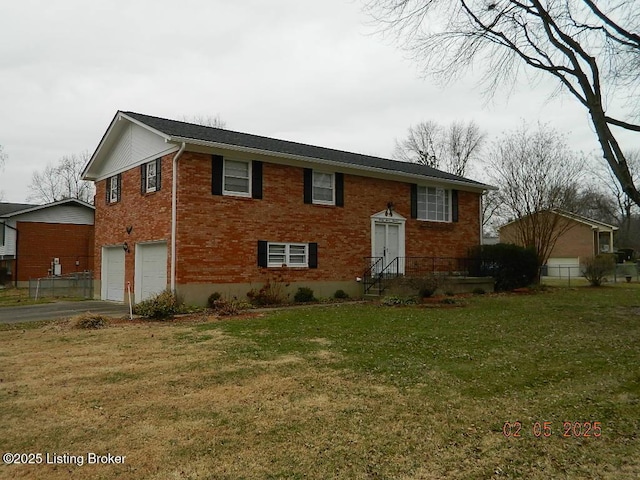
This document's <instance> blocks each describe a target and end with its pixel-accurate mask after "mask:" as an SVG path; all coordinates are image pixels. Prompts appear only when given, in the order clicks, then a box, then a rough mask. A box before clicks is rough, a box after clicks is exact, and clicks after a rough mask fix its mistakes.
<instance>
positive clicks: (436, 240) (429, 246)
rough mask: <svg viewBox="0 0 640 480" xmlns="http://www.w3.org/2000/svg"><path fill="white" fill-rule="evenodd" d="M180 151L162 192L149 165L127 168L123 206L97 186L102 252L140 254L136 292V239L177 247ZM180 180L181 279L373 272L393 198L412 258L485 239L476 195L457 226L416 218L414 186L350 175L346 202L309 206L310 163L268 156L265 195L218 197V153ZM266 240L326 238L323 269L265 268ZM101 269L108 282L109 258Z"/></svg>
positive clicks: (129, 269) (190, 163)
mask: <svg viewBox="0 0 640 480" xmlns="http://www.w3.org/2000/svg"><path fill="white" fill-rule="evenodd" d="M172 157H173V154H171V155H168V156H165V157H164V158H163V163H162V189H161V191H160V192H156V193H152V194H147V195H141V194H140V169H139V168H134V169H131V170H129V171H127V172H124V173H123V174H122V197H121V201H120V202H118V203H116V204H112V205H107V204H106V203H105V184H106V182H105V181H104V180H103V181H100V182H97V184H96V242H95V255H96V258H100V254H101V247H102V246H104V245H117V244H122V243H123V242H125V241H126V242H127V243H128V244H129V246H130V249H131V252H130V253H129V254H127V255H126V260H125V261H126V279H125V281H129V282H131V287H132V289H133V288H134V278H133V277H134V264H135V260H134V253H135V252H134V245H135V243H136V242H143V241H154V240H166V241H167V245H168V246H170V235H171V168H172ZM178 184H179V192H178V227H177V228H178V230H177V283H178V284H187V283H249V282H259V281H263V280H265V279H266V277H267V274H272V273H275V272H276V271H278V270H279V271H280V272H281V273H282V274H283V275H284V277H285V280H287V281H292V282H293V281H314V280H328V281H338V280H353V279H354V278H355V276H356V275H361V274H362V272H363V265H364V261H363V257H368V256H370V255H371V215H373V214H375V213H377V212H380V211H382V210H384V209H385V208H386V205H387V202H393V204H394V205H395V211H396V212H397V213H399V214H400V215H403V216H404V217H406V218H407V222H406V255H407V256H446V257H464V256H466V254H467V250H468V248H469V247H471V246H473V245H476V244H477V243H478V242H479V232H480V225H479V198H480V197H479V194H476V193H470V192H463V191H460V192H459V222H458V223H451V224H442V223H436V222H423V221H418V220H412V219H410V218H409V217H410V184H409V183H402V182H393V181H389V180H382V179H374V178H365V177H360V176H354V175H347V174H345V176H344V204H345V206H344V207H335V206H319V205H308V204H304V202H303V169H302V168H298V167H291V166H283V165H278V164H273V163H268V162H266V161H265V163H264V165H263V198H262V199H260V200H258V199H251V198H241V197H230V196H220V195H212V194H211V156H210V155H206V154H198V153H193V152H185V153H184V154H183V155H182V157H181V158H180V161H179V172H178ZM127 226H131V227H132V231H131V233H130V234H128V233H127V231H126V227H127ZM258 240H267V241H274V242H303V243H308V242H317V243H318V268H317V269H295V268H290V269H271V268H270V269H263V268H259V267H258V266H257V242H258ZM168 250H169V251H168V257H169V258H168V260H169V262H170V254H171V252H170V247H169V248H168ZM169 262H168V263H169ZM95 272H96V278H97V279H99V278H100V266H99V262H96V268H95ZM169 278H170V272H169V265H167V279H169Z"/></svg>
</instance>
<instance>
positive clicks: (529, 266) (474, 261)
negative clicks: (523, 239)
mask: <svg viewBox="0 0 640 480" xmlns="http://www.w3.org/2000/svg"><path fill="white" fill-rule="evenodd" d="M469 257H471V265H470V268H469V273H470V275H472V276H475V277H493V278H494V280H495V281H496V285H495V290H496V291H497V292H504V291H510V290H515V289H516V288H523V287H527V286H529V285H531V284H532V283H534V282H535V280H536V278H537V277H538V256H537V254H536V252H535V250H533V249H532V248H524V247H520V246H518V245H512V244H506V243H498V244H497V245H479V246H478V247H476V248H474V249H472V250H471V251H470V252H469Z"/></svg>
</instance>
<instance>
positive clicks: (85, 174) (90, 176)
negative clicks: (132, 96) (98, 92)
mask: <svg viewBox="0 0 640 480" xmlns="http://www.w3.org/2000/svg"><path fill="white" fill-rule="evenodd" d="M123 119H125V120H128V121H129V122H131V123H135V124H136V125H138V126H140V127H142V128H144V129H146V130H149V131H150V132H153V133H155V134H156V135H159V136H160V137H162V138H164V140H165V142H166V141H168V140H169V138H170V137H169V136H168V135H167V134H166V133H164V132H161V131H160V130H157V129H155V128H153V127H150V126H149V125H147V124H146V123H144V122H141V121H140V120H137V119H135V118H133V117H130V116H129V115H127V114H126V113H124V112H122V111H121V110H118V111H117V112H116V114H115V116H114V117H113V120H111V123H110V124H109V128H107V131H106V132H105V133H104V135H103V136H102V139H101V140H100V143H99V144H98V146H97V148H96V150H95V152H93V155H91V158H90V159H89V161H88V162H87V165H86V166H85V167H84V169H83V170H82V176H81V178H82V179H83V180H89V181H95V180H96V179H97V178H98V175H96V174H95V173H90V170H91V167H93V166H94V164H96V163H99V162H100V161H101V160H102V153H103V150H104V148H105V145H106V143H107V142H108V140H109V139H110V137H111V134H112V133H113V131H114V130H115V129H116V128H117V127H118V123H119V122H120V121H121V120H123Z"/></svg>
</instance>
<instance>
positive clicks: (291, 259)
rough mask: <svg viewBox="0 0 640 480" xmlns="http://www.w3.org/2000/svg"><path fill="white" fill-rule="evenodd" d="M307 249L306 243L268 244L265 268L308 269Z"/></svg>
mask: <svg viewBox="0 0 640 480" xmlns="http://www.w3.org/2000/svg"><path fill="white" fill-rule="evenodd" d="M308 247H309V246H308V244H306V243H269V244H268V246H267V262H268V263H267V266H269V267H283V266H286V267H308V266H309V260H308V259H309V256H308Z"/></svg>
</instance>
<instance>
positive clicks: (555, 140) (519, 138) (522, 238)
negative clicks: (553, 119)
mask: <svg viewBox="0 0 640 480" xmlns="http://www.w3.org/2000/svg"><path fill="white" fill-rule="evenodd" d="M489 158H490V159H491V160H490V169H489V172H488V174H489V176H490V177H491V180H492V182H493V183H494V185H497V186H499V187H500V190H499V191H498V192H497V193H496V197H497V198H496V200H497V203H498V205H500V206H501V215H502V216H503V217H505V218H508V219H510V220H513V222H512V223H510V224H508V225H507V226H505V227H502V229H501V230H500V237H501V240H502V239H503V236H506V237H508V239H509V241H510V242H511V243H516V244H518V245H522V246H525V247H533V248H535V250H536V253H537V254H538V259H539V261H540V263H541V264H544V263H546V261H547V259H548V258H549V254H550V253H551V250H553V247H554V246H555V243H556V241H557V239H558V238H559V237H560V236H561V235H562V234H563V233H565V232H566V231H567V229H568V228H569V227H570V223H569V221H568V219H567V218H566V217H563V216H561V215H557V214H555V213H554V212H556V211H558V210H560V209H566V208H567V206H570V205H571V203H572V200H573V198H574V197H575V185H576V184H577V183H578V182H579V180H580V172H581V164H580V162H579V161H578V158H577V156H576V154H575V153H574V152H572V151H571V150H569V148H568V146H567V143H566V140H565V138H564V137H563V136H562V135H561V134H560V133H558V132H557V131H554V130H552V129H551V128H549V127H548V126H546V125H543V124H538V126H537V128H536V129H531V128H530V127H528V126H527V125H526V124H523V125H522V126H521V127H520V128H519V129H517V130H514V131H512V132H508V133H505V134H504V135H503V136H502V138H500V139H498V140H496V141H495V142H494V144H493V147H492V149H491V152H490V154H489Z"/></svg>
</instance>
